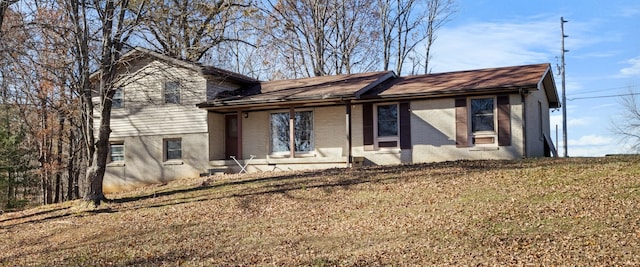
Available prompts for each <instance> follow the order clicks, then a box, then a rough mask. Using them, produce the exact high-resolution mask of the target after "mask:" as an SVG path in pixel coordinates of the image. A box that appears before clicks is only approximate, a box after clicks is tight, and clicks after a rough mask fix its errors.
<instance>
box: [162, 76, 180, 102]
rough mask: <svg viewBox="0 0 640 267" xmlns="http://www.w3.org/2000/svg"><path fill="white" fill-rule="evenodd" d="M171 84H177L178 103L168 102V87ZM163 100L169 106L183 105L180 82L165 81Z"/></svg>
mask: <svg viewBox="0 0 640 267" xmlns="http://www.w3.org/2000/svg"><path fill="white" fill-rule="evenodd" d="M170 84H175V86H176V88H175V90H176V91H177V96H178V101H177V102H175V103H174V102H168V98H167V93H168V92H169V90H167V89H168V86H169V85H170ZM162 98H163V101H164V104H167V105H177V104H180V103H182V89H181V83H180V82H179V81H165V82H164V85H163V88H162Z"/></svg>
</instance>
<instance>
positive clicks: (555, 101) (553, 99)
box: [537, 65, 562, 108]
mask: <svg viewBox="0 0 640 267" xmlns="http://www.w3.org/2000/svg"><path fill="white" fill-rule="evenodd" d="M537 86H538V89H539V90H540V89H541V88H544V91H545V95H546V96H547V101H548V102H549V108H560V107H561V106H562V105H561V103H560V97H559V96H558V90H557V89H556V82H555V79H554V78H553V72H552V71H551V66H550V65H549V66H548V67H547V70H546V71H545V72H544V74H543V75H542V77H541V78H540V80H539V81H538V85H537Z"/></svg>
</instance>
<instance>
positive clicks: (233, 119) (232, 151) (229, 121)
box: [224, 115, 238, 159]
mask: <svg viewBox="0 0 640 267" xmlns="http://www.w3.org/2000/svg"><path fill="white" fill-rule="evenodd" d="M224 121H225V123H224V124H225V134H224V140H225V150H224V151H225V157H226V159H229V158H230V157H231V156H236V157H237V156H238V116H236V115H227V116H225V117H224Z"/></svg>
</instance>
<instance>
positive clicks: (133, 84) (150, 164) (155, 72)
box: [94, 48, 258, 192]
mask: <svg viewBox="0 0 640 267" xmlns="http://www.w3.org/2000/svg"><path fill="white" fill-rule="evenodd" d="M118 72H119V75H118V80H117V84H118V85H119V89H118V91H116V95H115V96H114V97H113V106H112V111H111V130H112V132H111V135H110V138H109V142H110V153H109V156H108V163H107V169H106V172H105V177H104V182H103V187H104V191H105V192H114V191H120V190H124V189H129V188H133V187H136V186H139V185H141V184H151V183H163V182H166V181H169V180H173V179H176V178H180V177H197V176H198V175H199V174H200V173H202V172H203V171H206V170H207V169H209V168H210V167H209V165H208V164H209V162H208V159H209V154H208V151H209V150H210V149H209V144H210V143H211V140H209V128H208V126H207V114H208V112H207V111H205V110H202V109H199V108H197V107H196V104H198V103H201V102H203V101H205V100H207V99H213V97H215V96H216V95H217V94H218V93H219V92H223V91H228V90H236V89H239V88H242V87H243V86H247V85H250V84H255V83H257V82H258V81H257V80H255V79H252V78H249V77H246V76H243V75H240V74H236V73H232V72H228V71H225V70H221V69H218V68H213V67H209V66H201V65H199V64H194V63H190V62H185V61H182V60H177V59H174V58H171V57H167V56H165V55H162V54H160V53H156V52H153V51H150V50H146V49H143V48H135V49H133V50H132V51H130V52H129V53H127V54H125V55H123V57H122V59H121V64H120V65H119V70H118ZM98 100H99V99H98V98H97V97H95V98H94V103H95V104H96V109H99V108H100V107H99V103H98ZM94 114H95V116H99V114H100V112H94ZM98 119H99V117H96V118H95V120H94V123H95V125H96V127H97V125H98Z"/></svg>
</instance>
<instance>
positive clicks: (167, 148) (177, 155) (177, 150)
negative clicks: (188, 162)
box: [164, 138, 182, 161]
mask: <svg viewBox="0 0 640 267" xmlns="http://www.w3.org/2000/svg"><path fill="white" fill-rule="evenodd" d="M179 159H182V139H181V138H171V139H165V140H164V160H165V161H168V160H179Z"/></svg>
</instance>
